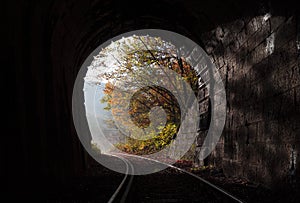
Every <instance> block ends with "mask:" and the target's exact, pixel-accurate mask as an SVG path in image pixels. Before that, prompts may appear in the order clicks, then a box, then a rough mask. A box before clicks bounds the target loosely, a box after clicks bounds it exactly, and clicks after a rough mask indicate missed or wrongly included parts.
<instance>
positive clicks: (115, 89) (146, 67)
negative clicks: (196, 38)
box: [99, 36, 198, 154]
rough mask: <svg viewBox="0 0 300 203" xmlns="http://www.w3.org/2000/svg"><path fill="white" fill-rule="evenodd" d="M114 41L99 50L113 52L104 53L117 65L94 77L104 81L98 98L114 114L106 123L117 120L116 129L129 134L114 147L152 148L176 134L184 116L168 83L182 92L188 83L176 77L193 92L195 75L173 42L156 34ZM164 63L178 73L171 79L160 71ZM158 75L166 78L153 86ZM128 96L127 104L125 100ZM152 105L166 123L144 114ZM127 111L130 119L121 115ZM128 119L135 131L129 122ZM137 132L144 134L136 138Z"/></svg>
mask: <svg viewBox="0 0 300 203" xmlns="http://www.w3.org/2000/svg"><path fill="white" fill-rule="evenodd" d="M126 40H127V41H126ZM114 43H115V46H114V48H113V50H112V49H107V50H104V51H102V54H103V53H105V54H106V56H108V55H109V54H110V52H112V53H115V54H111V55H109V57H110V58H111V59H112V60H114V61H115V62H116V66H117V68H114V69H112V70H111V71H107V72H104V73H101V74H99V77H102V78H105V80H107V81H108V82H107V83H106V85H105V89H104V91H103V92H104V94H105V95H104V96H103V98H102V99H101V102H103V103H107V106H106V107H105V109H106V110H109V111H111V112H112V115H113V116H114V119H113V120H112V121H109V122H110V123H111V124H112V125H116V124H117V123H118V124H119V125H118V127H119V129H120V130H121V131H123V132H124V133H125V134H126V133H127V134H128V133H129V134H130V135H131V136H130V137H128V138H127V140H126V142H125V143H119V144H117V145H116V147H117V148H119V149H120V150H123V151H126V152H128V153H134V154H149V153H154V152H156V151H159V150H161V149H162V148H163V147H164V146H166V145H168V144H170V142H171V141H172V140H173V139H175V138H176V133H177V131H178V129H179V127H180V120H181V117H182V116H184V115H182V109H181V108H180V106H179V101H178V98H175V96H174V95H173V94H172V93H171V92H170V91H168V89H169V88H171V87H172V88H173V89H174V88H175V90H176V91H178V92H186V88H187V87H186V85H183V84H185V83H180V80H184V81H186V83H187V84H189V85H190V87H191V88H192V90H193V91H194V93H195V94H197V87H198V77H197V74H196V72H195V70H193V68H192V67H191V66H190V65H189V64H188V62H187V61H186V60H185V59H184V58H183V57H180V56H179V55H178V53H177V49H176V47H175V46H174V45H172V44H171V43H168V42H165V41H163V40H162V39H160V38H158V37H149V36H132V37H130V38H127V39H123V41H122V40H119V41H117V42H114ZM116 50H117V51H116ZM116 53H117V54H116ZM105 54H104V55H105ZM102 57H103V55H102ZM164 68H167V69H169V70H172V71H174V72H176V74H177V75H178V77H176V79H175V80H174V79H172V80H171V79H170V78H169V75H168V74H163V73H164V72H165V69H164ZM158 80H166V81H170V82H169V83H166V86H165V87H160V86H158V85H156V84H157V82H158ZM120 81H121V82H120ZM141 84H147V85H146V86H145V85H144V86H143V85H141ZM137 87H141V88H137ZM137 89H138V90H137ZM129 96H130V98H129ZM179 99H184V100H189V97H188V95H187V96H186V97H185V98H179ZM128 100H130V102H129V103H128V102H126V101H128ZM184 104H188V102H184ZM154 107H161V108H162V109H163V111H164V112H165V115H166V119H165V123H164V122H163V120H162V121H159V119H157V120H158V121H156V122H158V123H159V125H156V126H154V127H153V126H151V125H152V123H151V120H150V119H149V116H150V113H151V109H153V108H154ZM185 108H188V107H185ZM152 113H153V112H152ZM126 115H129V118H130V119H124V118H127V117H126ZM132 122H133V123H134V124H135V126H137V127H138V130H132V128H130V127H129V126H130V123H132ZM152 127H153V128H152ZM154 128H155V129H154ZM135 129H136V128H135ZM145 129H147V130H148V129H150V130H148V131H146V130H145ZM129 131H130V132H129ZM141 134H142V135H141ZM141 137H142V138H143V139H135V138H141Z"/></svg>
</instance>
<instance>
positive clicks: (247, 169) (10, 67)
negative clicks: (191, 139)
mask: <svg viewBox="0 0 300 203" xmlns="http://www.w3.org/2000/svg"><path fill="white" fill-rule="evenodd" d="M4 14H5V16H6V19H5V22H4V24H3V25H4V26H3V28H4V29H6V30H5V32H4V34H7V36H4V37H3V39H4V45H3V47H4V49H5V52H6V54H5V55H4V62H5V64H7V66H6V67H7V68H6V71H7V73H5V75H4V77H5V79H6V78H8V76H12V77H9V78H11V79H12V81H11V80H10V81H7V83H8V85H9V87H10V89H6V90H5V94H7V95H11V96H8V97H7V98H6V103H7V104H8V105H9V106H8V107H6V106H3V108H5V109H7V110H8V113H7V116H6V120H7V121H8V123H7V125H5V127H7V128H8V131H7V132H6V133H4V134H3V137H4V140H2V145H1V149H2V153H1V177H2V178H3V179H4V180H5V181H4V182H2V184H3V186H4V187H5V188H6V189H7V192H5V193H6V195H7V196H10V197H12V196H15V195H17V196H18V195H20V196H26V195H27V196H29V197H31V196H35V195H37V196H38V195H40V196H42V195H43V191H44V190H50V191H53V190H55V189H54V188H56V187H57V186H61V185H64V184H69V182H70V180H73V179H74V178H83V177H87V176H90V175H89V173H88V171H91V170H93V169H92V168H93V166H94V165H97V163H95V161H94V160H93V158H91V157H90V155H89V154H88V153H87V152H86V151H85V149H84V148H83V146H82V144H81V142H80V141H79V139H78V136H77V133H76V130H75V127H74V123H73V119H72V104H71V103H72V92H73V86H74V82H75V79H76V76H77V73H78V71H79V69H80V67H81V65H82V64H83V62H84V60H85V59H86V58H87V56H88V55H89V54H90V53H91V52H92V51H93V50H94V49H95V48H96V47H98V46H99V45H100V44H102V43H103V42H105V41H107V40H109V39H111V38H113V37H115V36H117V35H119V34H122V33H125V32H129V31H133V30H139V29H162V30H168V31H172V32H176V33H179V34H181V35H184V36H186V37H188V38H190V39H191V40H193V41H194V42H196V43H197V44H199V46H201V47H202V48H203V49H204V50H205V51H206V52H207V54H208V55H209V56H210V58H211V60H212V61H213V63H214V64H216V67H217V68H218V70H219V72H220V75H221V77H222V79H223V82H224V85H225V89H226V95H227V98H226V99H227V114H226V123H225V128H224V131H223V133H222V137H221V139H220V141H219V143H218V145H217V147H216V149H215V150H214V151H213V153H212V154H211V155H210V156H209V157H208V158H207V159H206V160H205V161H204V162H199V161H197V156H198V154H197V152H198V151H199V150H198V149H197V146H196V149H195V150H194V152H193V153H194V156H195V157H196V158H195V160H194V162H195V164H197V165H206V166H207V165H213V166H216V167H219V168H221V169H222V170H223V171H224V173H225V175H226V177H242V178H247V179H249V180H251V181H253V182H255V183H258V184H263V185H267V186H268V187H271V188H273V187H274V188H278V187H279V186H283V185H286V184H287V185H289V184H294V183H296V184H299V167H300V166H299V163H300V162H299V151H300V143H299V133H300V126H299V123H300V119H299V118H300V117H299V115H300V114H299V113H300V110H299V109H300V108H299V107H300V106H299V105H300V100H299V98H300V69H299V53H300V51H299V50H300V48H299V36H300V33H299V28H300V25H299V13H297V11H296V4H293V3H288V2H285V3H273V2H271V1H249V2H235V1H231V0H228V1H215V0H213V1H205V2H202V1H180V0H174V1H171V0H162V1H158V0H154V1H147V2H142V1H137V0H131V1H121V0H90V1H80V2H72V1H42V2H37V1H7V2H5V9H4ZM6 75H7V76H6ZM207 94H208V93H207V90H206V89H205V88H199V92H198V98H199V104H200V106H202V108H201V109H200V111H201V112H200V114H201V119H202V120H201V121H200V122H202V124H203V123H204V124H205V123H206V124H207V125H209V121H208V120H209V119H210V116H209V113H210V109H209V103H210V102H209V96H208V95H207ZM204 124H203V126H204V127H203V129H200V130H199V135H198V139H197V143H198V142H199V143H201V142H202V141H203V137H204V136H205V134H206V133H207V128H205V125H204ZM86 130H87V131H88V130H89V129H86ZM196 145H197V144H196ZM291 174H292V175H291ZM29 185H30V186H29ZM283 187H284V186H283Z"/></svg>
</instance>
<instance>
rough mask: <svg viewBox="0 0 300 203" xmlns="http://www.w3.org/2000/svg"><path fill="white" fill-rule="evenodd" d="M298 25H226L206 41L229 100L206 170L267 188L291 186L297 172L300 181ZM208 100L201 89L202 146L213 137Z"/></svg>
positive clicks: (261, 19)
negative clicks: (208, 136) (213, 168)
mask: <svg viewBox="0 0 300 203" xmlns="http://www.w3.org/2000/svg"><path fill="white" fill-rule="evenodd" d="M296 24H297V19H296V17H295V16H290V17H288V18H286V17H280V16H271V15H270V14H266V15H264V16H257V17H254V18H249V19H239V20H236V21H234V22H232V23H229V24H224V25H220V26H219V27H217V28H216V29H214V30H212V31H210V32H207V33H205V34H203V35H202V40H203V43H204V44H205V49H206V51H207V52H208V54H209V55H210V57H211V59H212V61H213V62H214V64H215V65H216V67H217V68H218V70H219V73H220V75H221V77H222V79H223V83H224V85H225V89H226V97H227V115H226V116H227V118H226V124H225V127H224V131H223V133H222V136H221V139H220V140H219V143H218V145H217V147H216V149H215V150H214V152H213V153H212V154H211V155H210V156H209V157H208V158H207V159H206V160H205V161H206V163H205V164H212V165H215V166H217V167H221V168H223V171H224V173H225V175H227V176H240V177H246V178H248V179H249V180H250V181H254V182H260V183H265V184H267V185H272V184H276V182H278V181H280V182H284V181H287V182H288V181H289V180H290V178H291V174H292V173H293V172H296V174H297V175H296V176H297V177H299V167H300V165H299V163H300V162H299V151H300V142H299V141H300V138H299V135H300V126H299V122H300V121H299V113H300V111H299V109H300V80H299V78H300V67H299V62H298V61H297V60H298V59H299V58H298V59H297V57H298V56H297V54H298V52H299V50H298V49H299V48H298V49H297V28H296V27H297V26H296ZM208 98H209V96H208V92H207V89H206V88H201V89H200V90H199V99H200V104H201V105H202V106H204V107H202V108H201V109H202V110H201V112H200V113H201V115H202V117H201V120H202V126H204V128H203V129H201V128H200V130H201V131H200V135H199V138H198V145H199V146H200V145H201V142H203V139H204V137H205V135H206V133H207V130H206V128H205V125H206V124H205V123H207V122H208V120H209V116H208V112H209V111H208V103H209V101H208ZM199 149H200V147H199V148H198V151H199ZM202 164H203V163H202Z"/></svg>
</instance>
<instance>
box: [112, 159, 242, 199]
mask: <svg viewBox="0 0 300 203" xmlns="http://www.w3.org/2000/svg"><path fill="white" fill-rule="evenodd" d="M109 156H113V157H116V158H119V159H121V160H122V161H123V162H124V164H125V165H126V174H125V176H124V178H123V180H122V182H121V183H120V185H119V186H118V188H117V189H116V191H115V192H114V193H113V195H112V196H111V198H110V199H109V201H108V203H113V202H121V203H124V202H126V201H127V197H128V194H129V191H130V189H131V187H132V185H133V184H132V183H133V177H134V176H133V175H129V174H134V165H133V164H132V163H131V161H130V159H140V160H143V161H148V162H155V163H159V164H164V165H166V166H168V167H170V168H173V169H175V170H178V171H180V172H182V173H184V174H187V175H188V176H191V177H193V178H194V179H196V180H198V181H200V182H201V183H203V184H205V185H206V186H208V187H210V188H211V189H212V190H214V191H216V192H217V193H219V194H220V195H222V196H226V197H227V198H226V201H224V202H239V203H242V202H243V201H242V200H240V199H239V198H237V197H235V196H234V195H232V194H230V193H228V192H227V191H225V190H223V189H222V188H220V187H218V186H216V185H214V184H212V183H211V182H209V181H207V180H205V179H203V178H201V177H199V176H197V175H195V174H193V173H191V172H189V171H186V170H184V169H181V168H178V167H175V166H173V165H170V164H166V163H162V162H159V161H157V160H154V159H150V158H145V157H141V156H136V155H130V154H122V153H114V154H109ZM199 192H200V191H199ZM163 196H164V195H159V194H156V198H158V199H152V200H151V199H150V200H149V201H146V202H182V201H181V200H180V198H178V194H174V197H175V199H174V198H172V194H171V193H170V194H168V195H167V196H168V198H169V199H161V200H160V199H159V198H160V197H163ZM176 197H177V199H176ZM228 200H229V201H228ZM195 202H198V201H197V200H195ZM213 202H219V201H213Z"/></svg>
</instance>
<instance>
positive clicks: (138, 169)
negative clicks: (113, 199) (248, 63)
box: [72, 29, 226, 175]
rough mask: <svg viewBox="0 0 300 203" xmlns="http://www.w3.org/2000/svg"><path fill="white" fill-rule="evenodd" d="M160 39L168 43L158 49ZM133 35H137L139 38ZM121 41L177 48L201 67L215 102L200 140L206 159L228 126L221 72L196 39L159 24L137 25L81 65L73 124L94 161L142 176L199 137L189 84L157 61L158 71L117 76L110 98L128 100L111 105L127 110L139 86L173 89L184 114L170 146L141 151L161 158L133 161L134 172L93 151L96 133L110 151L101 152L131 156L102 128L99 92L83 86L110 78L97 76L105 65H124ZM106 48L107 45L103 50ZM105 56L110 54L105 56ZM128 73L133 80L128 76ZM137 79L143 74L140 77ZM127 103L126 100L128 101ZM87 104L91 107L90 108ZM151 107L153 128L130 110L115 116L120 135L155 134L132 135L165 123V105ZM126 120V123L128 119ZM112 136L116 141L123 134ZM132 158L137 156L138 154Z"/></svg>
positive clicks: (145, 47)
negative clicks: (134, 117) (142, 125)
mask: <svg viewBox="0 0 300 203" xmlns="http://www.w3.org/2000/svg"><path fill="white" fill-rule="evenodd" d="M133 36H134V37H133ZM141 36H143V38H141ZM158 38H159V39H161V40H162V41H163V42H165V43H166V46H163V47H164V50H160V47H159V46H154V45H157V44H155V43H158V42H157V39H158ZM131 39H137V40H136V41H135V40H131ZM155 40H156V41H155ZM122 46H126V49H128V50H130V51H131V52H133V51H145V52H149V51H150V50H156V51H164V52H168V51H169V52H172V53H171V54H170V55H171V56H172V55H174V53H173V51H175V54H176V55H177V57H182V58H184V59H185V60H186V62H187V63H188V64H189V65H190V66H191V67H192V68H193V69H194V70H195V71H196V72H197V74H198V77H199V78H201V83H202V84H205V86H206V88H207V90H208V92H209V98H210V102H211V121H210V126H209V129H208V133H207V135H206V137H205V139H204V141H203V143H202V146H201V150H200V154H199V157H198V158H199V159H200V160H203V159H205V158H206V157H207V156H208V155H209V154H210V153H211V152H212V151H213V150H214V148H215V147H216V145H217V143H218V141H219V138H220V136H221V134H222V131H223V128H224V125H225V119H226V93H225V88H224V85H223V82H222V78H221V77H220V75H219V72H218V70H217V68H216V67H215V65H214V64H213V63H212V61H211V60H210V58H209V56H208V55H207V54H206V52H205V51H204V50H203V49H202V48H201V47H200V46H199V45H198V44H196V43H195V42H193V41H192V40H190V39H189V38H187V37H185V36H183V35H180V34H177V33H174V32H170V31H166V30H157V29H145V30H136V31H132V32H128V33H124V34H121V35H119V36H116V37H114V38H112V39H110V40H108V41H107V42H105V43H103V44H101V45H100V46H98V47H97V48H96V49H95V50H94V51H93V52H92V53H91V54H90V55H89V56H88V57H87V59H86V60H85V61H84V63H83V64H82V66H81V68H80V71H79V73H78V75H77V78H76V81H75V84H74V89H73V96H72V112H73V121H74V125H75V128H76V131H77V134H78V137H79V139H80V141H81V143H82V144H83V146H84V148H85V149H86V150H87V152H88V153H89V154H90V155H91V156H92V157H93V158H94V159H95V160H97V161H98V162H99V163H100V164H102V165H103V166H105V167H107V168H109V169H111V170H114V171H117V172H120V173H130V174H132V175H144V174H150V173H155V172H157V171H160V170H163V169H165V168H167V167H168V166H167V165H162V164H160V163H159V162H162V163H167V164H173V163H175V161H176V160H179V159H180V158H181V157H182V156H183V155H184V154H185V153H186V152H187V151H188V150H189V149H190V147H191V146H192V144H193V143H194V142H195V139H196V138H197V135H198V129H199V119H200V115H199V102H198V100H197V98H196V95H195V94H194V92H193V90H192V88H191V86H190V84H188V83H187V82H186V81H185V80H183V79H182V76H181V75H180V74H178V73H177V72H175V71H174V70H171V69H170V68H168V67H164V66H161V65H157V64H156V65H153V67H155V68H157V69H158V70H159V71H157V72H155V73H153V71H152V72H149V71H148V72H147V71H143V70H145V69H146V68H149V67H135V68H137V70H139V71H133V73H132V74H131V75H128V74H127V75H126V77H121V78H119V79H118V80H117V81H116V80H114V82H115V83H114V85H115V86H116V87H117V88H114V90H113V93H112V97H113V96H116V97H118V99H120V95H123V98H121V99H123V102H124V103H123V102H122V105H119V104H118V105H117V106H113V107H115V108H118V109H120V110H123V112H126V110H127V109H126V108H128V105H129V104H130V98H132V97H133V96H134V93H135V92H137V91H139V90H140V89H142V88H145V87H149V86H153V85H155V86H158V87H161V88H164V89H166V90H167V91H169V92H170V93H171V94H173V96H174V98H176V100H177V102H178V106H179V108H180V111H181V115H182V116H181V119H180V128H179V130H178V132H177V136H176V139H174V140H172V141H171V143H170V144H169V145H167V146H165V147H164V148H163V149H162V150H160V151H158V152H155V153H152V154H146V155H140V156H141V157H143V158H146V159H148V158H149V159H154V160H157V161H158V162H152V163H151V164H134V167H135V170H132V171H128V170H125V168H124V167H122V166H120V162H118V161H112V159H108V158H107V156H103V155H100V154H99V153H95V151H94V149H93V147H92V146H91V141H92V140H93V142H94V143H95V141H94V138H95V137H96V138H97V140H98V141H97V144H98V145H99V146H100V149H101V151H102V146H103V147H104V148H106V149H107V150H106V151H105V150H104V151H102V153H105V154H117V153H118V154H120V153H121V154H123V155H124V157H127V156H126V155H128V154H127V153H126V152H124V151H121V150H119V149H117V148H116V147H115V143H112V138H108V136H107V135H106V133H105V132H104V131H105V130H104V129H103V127H102V126H101V125H99V120H98V117H99V116H97V115H96V114H97V113H96V112H97V108H98V107H97V103H96V102H97V101H95V98H96V96H97V94H98V92H97V91H96V89H91V90H92V91H94V92H93V94H94V95H93V96H91V97H87V96H86V95H85V93H84V91H83V88H84V87H85V88H86V86H87V85H86V83H87V82H93V83H95V84H99V83H100V82H99V81H100V80H102V81H105V82H107V80H105V79H104V78H102V79H101V78H99V75H101V74H102V75H103V74H104V73H105V71H107V70H108V69H105V70H104V68H105V67H107V66H109V67H110V68H112V67H114V66H118V64H122V59H123V58H124V53H125V55H126V53H127V52H126V51H125V52H124V51H122V52H121V51H120V50H123V49H125V48H123V47H122ZM103 50H105V54H104V51H103ZM118 53H122V54H118ZM151 54H152V53H151ZM108 55H109V57H108ZM104 57H107V58H106V59H105V58H104ZM88 67H89V68H88ZM151 67H152V66H151ZM112 69H113V68H112ZM129 76H130V77H132V78H133V79H130V77H129ZM124 78H126V79H124ZM136 78H139V80H137V79H136ZM98 80H99V81H98ZM124 86H126V87H128V89H130V91H124V88H123V87H124ZM129 87H130V88H129ZM183 87H184V88H183ZM128 89H127V90H128ZM88 99H90V101H88ZM98 102H99V101H98ZM127 103H128V105H125V104H127ZM123 104H124V106H123ZM87 105H90V106H89V107H87ZM122 108H123V109H122ZM124 108H125V109H124ZM87 111H89V112H92V114H91V115H90V116H89V118H87ZM93 112H94V114H93ZM150 112H152V114H151V118H150V121H151V123H152V124H153V125H149V126H151V128H150V127H148V128H145V129H141V128H139V127H138V126H136V125H135V123H134V122H131V121H130V115H128V114H122V115H120V116H116V115H113V116H112V119H113V121H114V123H115V125H116V128H117V130H118V132H120V134H122V135H123V136H125V137H131V138H134V139H140V140H147V139H151V137H147V136H146V137H142V136H141V137H137V136H135V137H133V136H132V134H133V133H132V132H141V133H142V132H145V131H147V130H149V132H150V131H151V130H152V128H153V129H157V128H158V127H157V125H159V124H161V123H164V124H165V123H166V113H165V112H164V111H163V110H162V109H154V108H152V109H151V110H150ZM153 112H154V113H153ZM87 119H88V122H87ZM125 121H126V125H125V124H124V123H125ZM156 121H159V122H156ZM91 125H95V126H96V128H95V129H96V130H95V129H94V130H91ZM118 135H119V134H118ZM113 139H114V140H117V139H119V138H113ZM108 146H109V147H108ZM104 148H103V149H104ZM131 161H134V159H133V160H131Z"/></svg>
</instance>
